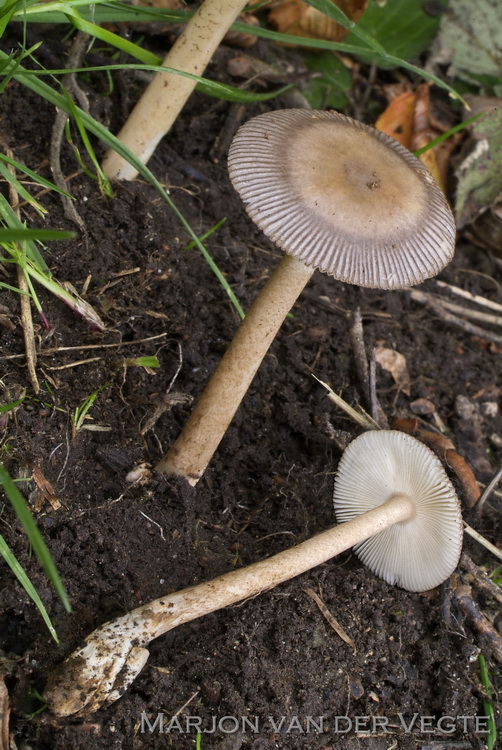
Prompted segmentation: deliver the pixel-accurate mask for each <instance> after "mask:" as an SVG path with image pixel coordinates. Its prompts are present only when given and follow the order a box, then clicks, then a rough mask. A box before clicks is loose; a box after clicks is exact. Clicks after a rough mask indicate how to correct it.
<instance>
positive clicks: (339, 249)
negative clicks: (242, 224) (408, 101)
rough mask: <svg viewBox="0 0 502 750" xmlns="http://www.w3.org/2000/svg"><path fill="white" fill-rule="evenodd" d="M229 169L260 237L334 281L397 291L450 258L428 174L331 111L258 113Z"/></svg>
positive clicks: (437, 192)
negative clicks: (263, 236) (259, 230)
mask: <svg viewBox="0 0 502 750" xmlns="http://www.w3.org/2000/svg"><path fill="white" fill-rule="evenodd" d="M228 167H229V173H230V179H231V180H232V182H233V185H234V187H235V188H236V190H237V191H238V193H239V194H240V196H241V198H242V199H243V201H244V203H245V204H246V210H247V212H248V214H249V215H250V217H251V218H252V219H253V221H254V222H255V223H256V224H257V225H258V226H259V227H260V229H262V230H263V232H264V233H265V234H266V235H267V236H268V237H270V239H272V240H273V241H274V242H275V243H276V244H277V245H278V246H279V247H281V248H282V249H283V250H284V251H285V252H286V253H288V254H289V255H292V256H294V257H296V258H299V259H300V260H302V261H304V263H305V264H306V265H307V266H313V267H314V268H318V269H319V270H320V271H324V272H326V273H329V274H331V275H332V276H334V277H335V278H336V279H339V280H341V281H346V282H348V283H350V284H357V285H359V286H366V287H376V288H379V289H401V288H405V287H409V286H412V285H414V284H419V283H420V282H422V281H424V280H425V279H427V278H430V277H431V276H435V275H436V274H438V273H439V271H441V269H442V268H443V267H444V266H445V265H446V264H447V263H448V262H449V261H450V260H451V258H452V256H453V253H454V249H455V221H454V218H453V215H452V212H451V210H450V207H449V206H448V203H447V201H446V199H445V197H444V195H443V193H442V191H441V189H440V187H439V186H438V184H437V182H436V181H435V180H434V178H433V176H432V175H431V173H430V172H429V171H428V169H427V168H426V167H425V166H424V165H423V164H422V162H421V161H419V159H417V158H416V157H414V156H413V154H411V153H410V151H408V150H407V149H406V148H404V147H403V146H401V144H399V143H398V142H397V141H395V140H394V139H393V138H391V137H390V136H388V135H385V134H384V133H381V132H380V131H379V130H375V129H374V128H371V127H369V126H367V125H365V124H364V123H361V122H358V121H357V120H353V119H351V118H350V117H346V116H345V115H341V114H339V113H338V112H334V111H327V112H324V111H316V110H307V109H289V110H280V111H276V112H267V113H265V114H262V115H258V116H257V117H254V118H253V119H251V120H249V121H248V122H246V123H245V124H244V125H243V126H242V127H241V128H240V129H239V130H238V132H237V134H236V136H235V138H234V140H233V142H232V144H231V147H230V152H229V157H228Z"/></svg>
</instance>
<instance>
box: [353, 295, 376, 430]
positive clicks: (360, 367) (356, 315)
mask: <svg viewBox="0 0 502 750" xmlns="http://www.w3.org/2000/svg"><path fill="white" fill-rule="evenodd" d="M350 342H351V344H352V352H353V354H354V362H355V365H356V373H357V377H358V379H359V382H360V384H361V389H362V393H363V398H364V403H365V406H366V407H367V408H369V407H370V383H369V368H368V358H367V356H366V348H365V346H364V333H363V319H362V317H361V310H360V309H359V307H356V309H355V310H354V311H353V313H352V322H351V325H350ZM374 416H375V415H373V417H374Z"/></svg>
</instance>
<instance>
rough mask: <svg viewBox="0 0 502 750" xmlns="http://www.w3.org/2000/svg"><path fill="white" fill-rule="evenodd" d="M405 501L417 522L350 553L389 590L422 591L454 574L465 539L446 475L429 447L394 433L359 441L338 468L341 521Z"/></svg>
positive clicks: (393, 529)
mask: <svg viewBox="0 0 502 750" xmlns="http://www.w3.org/2000/svg"><path fill="white" fill-rule="evenodd" d="M396 494H404V495H406V496H408V497H409V498H411V499H412V500H413V502H414V503H415V506H416V512H415V516H414V517H413V518H412V519H411V520H409V521H406V522H405V523H398V524H395V525H394V526H391V527H389V528H387V529H385V530H384V531H381V532H380V533H378V534H376V535H375V536H373V537H370V538H369V539H367V540H366V541H365V542H362V543H361V544H358V545H356V546H355V547H354V552H355V553H356V555H357V556H358V557H359V558H360V559H361V560H362V562H363V563H364V564H365V565H367V566H368V567H369V568H370V569H371V570H372V571H373V572H374V573H375V574H376V575H378V576H380V577H381V578H383V579H384V580H385V581H387V583H391V584H397V585H398V586H401V587H402V588H404V589H407V590H408V591H427V590H429V589H432V588H434V587H435V586H438V585H439V584H440V583H442V582H443V581H445V580H446V579H447V578H448V577H449V576H450V575H451V574H452V573H453V571H454V570H455V568H456V567H457V564H458V560H459V557H460V552H461V549H462V540H463V524H462V516H461V512H460V505H459V501H458V498H457V495H456V493H455V490H454V488H453V485H452V483H451V482H450V480H449V479H448V476H447V475H446V472H445V470H444V468H443V466H442V464H441V462H440V461H439V459H438V458H437V456H436V455H435V453H433V452H432V451H431V450H430V448H428V447H427V446H425V445H424V444H423V443H421V442H420V441H419V440H416V439H415V438H413V437H411V436H410V435H406V434H405V433H404V432H399V431H398V430H375V431H370V432H365V433H363V434H362V435H360V436H359V437H358V438H356V439H355V440H354V441H353V442H352V443H350V445H349V446H348V448H347V449H346V450H345V452H344V454H343V456H342V458H341V460H340V463H339V464H338V470H337V475H336V479H335V490H334V496H333V502H334V506H335V515H336V519H337V521H338V522H340V523H343V522H346V521H350V520H351V518H354V517H355V516H357V515H359V514H360V513H365V512H366V511H368V510H371V509H372V508H376V507H377V506H379V505H382V504H383V503H385V502H386V501H387V500H389V499H390V498H391V497H392V496H393V495H396Z"/></svg>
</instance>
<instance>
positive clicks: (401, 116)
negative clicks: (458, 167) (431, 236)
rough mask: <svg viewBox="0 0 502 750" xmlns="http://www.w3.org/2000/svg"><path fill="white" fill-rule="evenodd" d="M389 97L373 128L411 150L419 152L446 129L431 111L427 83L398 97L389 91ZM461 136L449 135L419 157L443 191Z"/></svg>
mask: <svg viewBox="0 0 502 750" xmlns="http://www.w3.org/2000/svg"><path fill="white" fill-rule="evenodd" d="M388 96H389V98H391V100H390V103H389V105H388V106H387V108H386V109H385V110H384V112H382V114H381V115H380V117H379V118H378V120H377V121H376V123H375V127H376V128H377V129H378V130H381V131H382V133H386V134H387V135H390V136H391V137H392V138H395V140H396V141H399V143H401V145H402V146H404V147H405V148H407V149H409V150H410V151H418V150H419V149H420V148H423V147H424V146H426V145H427V144H428V143H430V141H432V140H434V138H437V137H438V136H439V135H441V133H444V132H446V130H448V126H447V125H445V124H443V123H441V122H439V121H438V120H437V119H436V118H435V117H434V116H433V114H432V112H431V103H430V86H429V84H428V83H423V84H421V85H420V86H418V88H417V89H416V91H405V92H404V93H401V94H400V95H399V96H397V97H395V96H394V94H393V90H390V92H389V94H388ZM461 137H462V136H461V134H457V135H456V136H452V137H451V138H448V139H447V140H446V141H443V143H440V144H438V145H437V146H434V148H431V149H429V150H428V151H425V152H424V153H423V154H422V155H421V156H420V157H419V158H420V161H421V162H422V163H423V164H425V166H426V167H427V168H428V169H429V171H430V172H431V174H432V175H433V176H434V178H435V180H436V182H437V183H438V184H439V185H440V186H441V188H442V189H443V192H444V190H445V185H446V178H447V172H448V164H449V159H450V154H451V152H452V150H453V148H454V147H455V145H456V144H457V142H458V139H459V138H461Z"/></svg>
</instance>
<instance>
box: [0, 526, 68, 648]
mask: <svg viewBox="0 0 502 750" xmlns="http://www.w3.org/2000/svg"><path fill="white" fill-rule="evenodd" d="M0 555H2V557H3V559H4V560H5V562H6V563H7V565H8V566H9V568H10V569H11V570H12V572H13V573H14V575H15V576H16V578H17V580H18V581H19V583H20V584H21V586H22V587H23V589H24V590H25V591H26V593H27V594H28V596H29V597H30V599H31V600H32V601H33V602H34V603H35V604H36V606H37V608H38V611H39V612H40V614H41V615H42V618H43V620H44V622H45V624H46V625H47V628H48V630H49V632H50V634H51V635H52V637H53V638H54V640H55V641H56V643H59V638H58V636H57V633H56V630H55V628H54V625H53V624H52V622H51V618H50V617H49V614H48V612H47V610H46V608H45V606H44V603H43V601H42V600H41V599H40V597H39V595H38V593H37V590H36V588H35V587H34V585H33V584H32V582H31V581H30V579H29V578H28V576H27V575H26V572H25V570H24V568H23V567H22V565H21V564H20V563H19V561H18V559H17V558H16V557H15V555H14V554H13V552H12V551H11V549H10V547H9V545H8V544H7V542H6V541H5V539H4V538H3V536H2V535H1V534H0Z"/></svg>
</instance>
